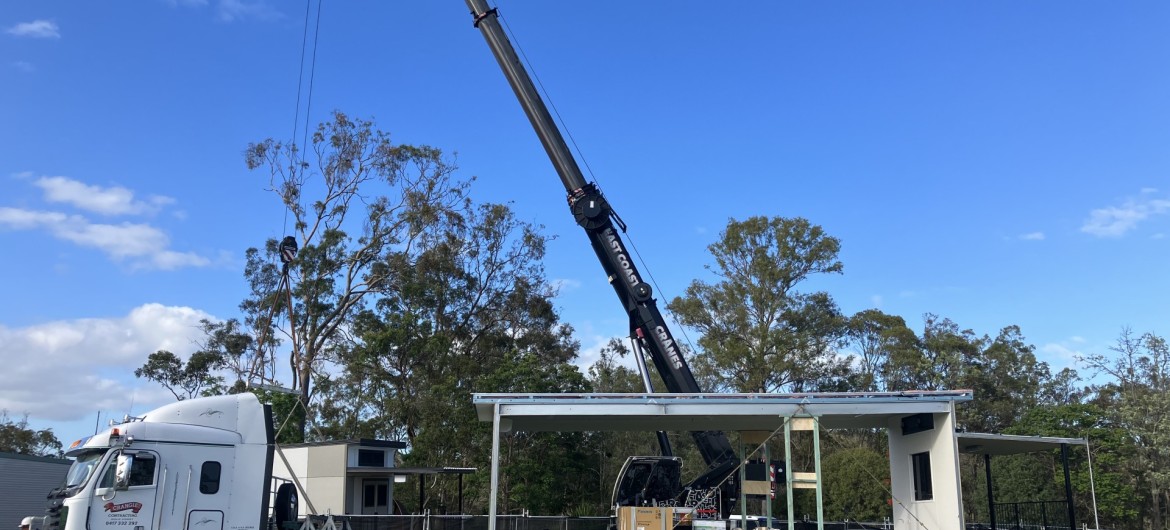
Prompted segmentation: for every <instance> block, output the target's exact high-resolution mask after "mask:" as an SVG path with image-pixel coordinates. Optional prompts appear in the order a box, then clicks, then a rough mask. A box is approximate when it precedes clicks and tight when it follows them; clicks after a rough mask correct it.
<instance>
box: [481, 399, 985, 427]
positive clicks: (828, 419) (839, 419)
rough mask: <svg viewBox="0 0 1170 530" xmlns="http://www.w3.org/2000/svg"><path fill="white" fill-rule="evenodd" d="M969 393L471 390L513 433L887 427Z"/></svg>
mask: <svg viewBox="0 0 1170 530" xmlns="http://www.w3.org/2000/svg"><path fill="white" fill-rule="evenodd" d="M970 399H971V392H970V391H966V390H960V391H942V392H913V393H890V392H882V393H817V394H475V395H474V396H473V402H474V403H475V406H476V410H477V413H478V415H479V418H480V420H483V421H492V419H493V418H494V413H495V410H496V407H497V406H498V407H499V411H500V416H501V418H502V419H504V420H506V421H505V422H504V423H505V425H507V426H508V427H510V428H511V429H513V430H517V431H564V432H573V431H694V430H726V431H744V430H768V431H771V430H775V429H777V428H779V427H782V426H783V422H784V418H785V417H791V416H800V415H812V416H817V417H818V418H819V419H820V422H821V424H822V425H824V426H825V427H826V428H831V429H846V428H878V427H886V426H887V425H888V421H889V419H890V418H897V417H903V416H908V415H911V414H919V413H943V412H950V410H951V407H952V405H953V403H954V402H956V401H969V400H970Z"/></svg>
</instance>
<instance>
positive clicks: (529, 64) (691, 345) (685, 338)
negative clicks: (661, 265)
mask: <svg viewBox="0 0 1170 530" xmlns="http://www.w3.org/2000/svg"><path fill="white" fill-rule="evenodd" d="M497 8H498V4H497ZM496 18H497V19H498V20H499V21H500V22H501V23H502V25H503V27H504V31H506V32H507V33H508V38H509V39H511V40H512V44H513V46H514V47H515V48H516V50H518V51H519V52H520V58H521V59H522V60H523V61H524V64H525V65H526V66H527V68H528V71H529V72H531V77H532V78H533V79H534V80H535V81H536V84H537V86H539V87H540V92H541V93H542V94H543V95H544V99H545V101H547V102H548V107H549V108H551V109H552V112H553V114H554V115H556V119H557V121H558V122H559V123H560V125H561V130H563V131H564V132H565V136H567V137H568V139H569V143H570V144H572V145H573V150H574V151H576V152H577V157H578V158H579V159H580V160H581V164H582V165H583V166H585V172H586V173H588V174H589V178H590V179H592V180H593V181H594V182H597V181H598V178H597V176H596V175H595V174H594V173H593V168H592V167H591V166H590V165H589V160H588V159H586V158H585V153H584V152H583V151H582V150H581V147H580V146H579V145H577V139H576V138H574V137H573V133H572V131H570V130H569V126H568V124H566V123H565V120H564V118H563V117H562V116H561V112H560V110H558V109H557V105H556V103H555V102H553V99H552V96H550V95H549V92H548V89H546V88H545V86H544V82H542V81H541V80H540V76H539V75H538V74H537V73H536V68H535V67H534V66H533V64H532V61H530V60H529V59H528V54H527V53H525V52H524V47H523V46H521V45H520V41H519V40H518V39H517V38H516V34H515V33H514V32H513V31H512V27H511V26H509V25H508V21H507V19H505V18H504V16H503V15H501V14H499V12H498V11H497V13H496ZM623 227H624V223H623ZM622 232H623V233H625V234H626V240H627V243H628V245H629V247H630V248H631V249H632V250H633V251H634V255H635V256H637V258H638V262H639V263H641V264H642V270H644V271H646V272H645V274H646V276H647V277H648V278H649V279H650V285H652V286H653V287H654V290H655V291H656V292H659V293H663V291H662V289H661V288H660V287H659V285H658V280H657V279H656V278H655V277H654V273H653V272H650V267H649V266H648V265H646V260H645V259H644V258H643V257H642V253H641V252H640V251H639V250H638V247H637V245H635V244H634V241H633V236H632V235H631V234H630V233H629V232H628V231H627V230H624V229H623V230H622ZM661 309H662V311H663V312H666V313H667V314H670V316H671V319H672V320H674V321H675V323H676V324H677V323H678V319H676V318H674V315H673V313H671V312H670V311H668V310H667V309H666V308H665V307H663V308H661ZM678 329H680V330H682V337H683V342H684V343H685V344H686V345H687V347H688V348H690V350H691V351H692V352H694V351H696V349H695V345H694V343H693V342H691V337H690V336H689V335H687V332H686V328H684V327H681V326H679V327H678Z"/></svg>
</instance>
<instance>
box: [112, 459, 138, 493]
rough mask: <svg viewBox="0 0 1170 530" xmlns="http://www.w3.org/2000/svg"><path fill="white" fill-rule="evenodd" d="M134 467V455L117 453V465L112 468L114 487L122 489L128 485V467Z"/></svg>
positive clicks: (118, 489)
mask: <svg viewBox="0 0 1170 530" xmlns="http://www.w3.org/2000/svg"><path fill="white" fill-rule="evenodd" d="M132 467H134V455H133V454H128V453H120V454H118V465H117V466H116V467H115V468H114V489H115V490H116V491H122V490H125V489H127V488H129V487H130V468H132Z"/></svg>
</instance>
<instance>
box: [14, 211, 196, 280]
mask: <svg viewBox="0 0 1170 530" xmlns="http://www.w3.org/2000/svg"><path fill="white" fill-rule="evenodd" d="M3 228H8V229H12V230H44V231H47V232H48V233H50V234H52V235H53V237H56V238H57V239H61V240H64V241H69V242H72V243H75V244H77V245H80V246H84V247H90V248H96V249H98V250H100V251H102V252H104V253H106V254H107V255H108V256H110V257H111V258H113V259H114V260H115V261H119V262H128V263H129V264H130V265H131V266H132V267H134V268H157V269H164V270H172V269H175V268H178V267H182V266H205V265H210V264H211V260H209V259H207V258H203V257H200V256H197V255H195V254H189V253H188V254H181V253H177V252H174V251H172V250H170V249H169V248H168V247H169V245H170V238H168V237H167V235H166V234H165V233H163V232H162V231H161V230H159V229H158V228H155V227H153V226H150V225H146V224H135V223H122V224H117V225H114V224H101V223H91V222H90V221H89V220H88V219H86V218H84V217H82V216H79V215H66V214H63V213H60V212H45V211H34V210H23V209H18V208H8V207H0V229H3Z"/></svg>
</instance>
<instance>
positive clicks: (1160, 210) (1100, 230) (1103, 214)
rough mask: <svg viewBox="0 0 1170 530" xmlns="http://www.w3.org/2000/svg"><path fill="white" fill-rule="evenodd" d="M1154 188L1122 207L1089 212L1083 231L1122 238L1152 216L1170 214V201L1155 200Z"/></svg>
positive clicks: (1109, 207)
mask: <svg viewBox="0 0 1170 530" xmlns="http://www.w3.org/2000/svg"><path fill="white" fill-rule="evenodd" d="M1151 195H1153V189H1152V188H1145V189H1143V190H1142V193H1141V196H1140V197H1136V198H1129V199H1126V200H1125V202H1124V203H1122V204H1121V206H1107V207H1105V208H1097V209H1095V210H1093V211H1091V212H1089V218H1088V219H1087V220H1085V224H1084V225H1082V226H1081V231H1082V232H1085V233H1087V234H1091V235H1094V236H1097V237H1121V236H1123V235H1125V233H1126V232H1129V231H1130V230H1133V229H1134V228H1136V227H1137V225H1138V223H1140V222H1142V221H1144V220H1146V219H1148V218H1149V217H1150V216H1152V215H1159V214H1164V213H1167V212H1170V200H1167V199H1155V198H1153V197H1151Z"/></svg>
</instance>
